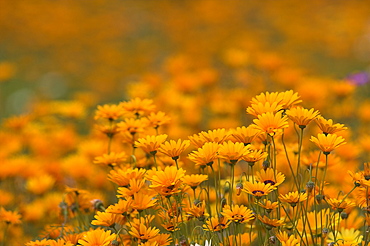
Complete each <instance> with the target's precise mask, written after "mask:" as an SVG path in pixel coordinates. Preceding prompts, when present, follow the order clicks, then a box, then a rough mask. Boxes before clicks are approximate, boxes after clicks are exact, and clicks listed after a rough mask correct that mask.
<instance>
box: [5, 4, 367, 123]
mask: <svg viewBox="0 0 370 246" xmlns="http://www.w3.org/2000/svg"><path fill="white" fill-rule="evenodd" d="M0 2H1V8H0V33H1V36H0V94H1V95H0V105H1V106H0V117H8V116H10V115H15V114H22V113H26V112H28V111H29V110H30V109H31V108H32V107H33V106H34V105H35V104H37V103H40V102H43V101H45V100H75V99H76V98H79V99H81V98H84V100H85V101H86V102H89V103H91V104H94V105H96V104H97V103H102V102H117V101H120V100H127V99H130V98H131V97H133V96H141V97H155V96H157V94H158V93H157V92H156V91H157V90H160V88H162V87H161V86H164V87H165V88H162V89H166V88H168V87H169V86H171V87H172V86H175V87H176V89H177V91H179V90H180V91H185V92H187V93H201V89H202V88H204V85H205V84H208V85H209V84H217V86H220V87H222V88H242V89H246V90H248V91H249V92H251V93H248V95H253V93H259V92H261V91H264V90H270V91H272V90H282V89H295V90H296V91H297V90H298V92H300V90H302V91H306V89H307V87H308V88H314V87H315V86H317V85H319V84H325V83H326V84H331V83H332V82H333V81H339V80H340V81H342V80H346V79H348V78H351V79H352V80H353V81H355V82H353V83H357V84H356V85H359V84H361V85H362V86H363V84H366V83H367V80H368V75H367V71H368V69H369V61H370V15H369V14H370V5H369V4H368V3H367V2H366V1H310V2H301V1H292V0H283V1H263V2H261V1H228V2H227V4H225V3H224V2H223V1H213V0H212V1H211V0H201V1H163V0H157V1H109V2H106V1H102V0H93V1H88V2H87V1H72V0H70V1H68V0H67V1H59V0H55V1H51V0H35V1H26V0H23V1H22V0H21V1H6V0H1V1H0ZM166 83H167V84H166ZM307 83H308V84H309V86H304V85H303V84H307ZM310 83H311V84H310ZM262 85H263V86H262ZM297 88H298V89H297ZM367 88H368V86H366V85H365V86H363V88H362V89H361V90H360V91H362V94H363V95H365V96H366V94H367V93H368V92H369V90H368V89H367ZM326 89H327V88H326ZM326 89H324V90H326ZM315 92H316V93H318V94H320V96H317V95H302V96H303V97H305V96H306V97H307V98H311V99H312V101H315V100H318V99H325V98H326V96H327V93H326V92H323V91H321V92H320V91H317V90H316V91H315ZM156 93H157V94H156ZM307 98H305V99H307ZM249 100H250V97H246V104H248V103H249ZM315 104H317V103H315ZM308 105H309V104H308ZM312 106H315V105H312Z"/></svg>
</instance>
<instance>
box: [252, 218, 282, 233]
mask: <svg viewBox="0 0 370 246" xmlns="http://www.w3.org/2000/svg"><path fill="white" fill-rule="evenodd" d="M257 217H258V219H259V220H260V221H261V222H262V223H263V224H265V226H266V228H267V229H269V230H271V229H272V228H274V227H278V226H281V225H283V224H284V220H279V219H270V218H269V217H267V216H266V215H264V216H263V217H262V216H261V215H257Z"/></svg>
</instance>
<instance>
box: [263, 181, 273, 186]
mask: <svg viewBox="0 0 370 246" xmlns="http://www.w3.org/2000/svg"><path fill="white" fill-rule="evenodd" d="M263 183H265V184H266V185H267V184H271V185H274V184H276V183H275V182H274V181H272V180H265V181H264V182H263Z"/></svg>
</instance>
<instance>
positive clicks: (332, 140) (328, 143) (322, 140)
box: [310, 134, 346, 155]
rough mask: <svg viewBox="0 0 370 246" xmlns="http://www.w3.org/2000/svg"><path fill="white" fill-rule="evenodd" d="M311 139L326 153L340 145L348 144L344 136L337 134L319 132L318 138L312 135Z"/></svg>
mask: <svg viewBox="0 0 370 246" xmlns="http://www.w3.org/2000/svg"><path fill="white" fill-rule="evenodd" d="M310 141H311V142H313V143H315V144H316V146H317V147H319V148H320V149H321V151H322V152H323V153H324V154H325V155H328V154H330V152H332V151H333V150H334V149H336V148H338V147H339V146H341V145H343V144H346V142H345V140H344V138H343V137H342V136H337V135H336V134H328V135H325V134H318V135H317V138H315V137H313V136H311V139H310Z"/></svg>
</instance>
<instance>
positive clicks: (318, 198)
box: [316, 194, 324, 203]
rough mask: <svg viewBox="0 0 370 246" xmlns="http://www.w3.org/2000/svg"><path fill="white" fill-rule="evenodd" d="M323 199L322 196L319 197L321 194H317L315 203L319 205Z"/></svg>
mask: <svg viewBox="0 0 370 246" xmlns="http://www.w3.org/2000/svg"><path fill="white" fill-rule="evenodd" d="M323 199H324V195H321V194H318V195H316V201H317V202H318V203H321V201H322V200H323Z"/></svg>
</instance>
